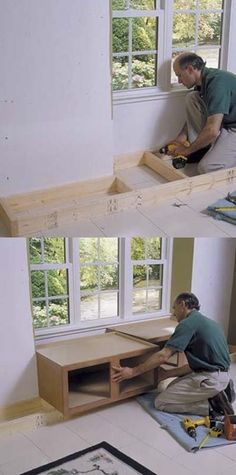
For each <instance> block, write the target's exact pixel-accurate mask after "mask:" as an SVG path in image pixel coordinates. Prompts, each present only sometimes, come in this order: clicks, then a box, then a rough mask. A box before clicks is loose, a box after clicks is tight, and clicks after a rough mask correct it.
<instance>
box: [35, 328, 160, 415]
mask: <svg viewBox="0 0 236 475" xmlns="http://www.w3.org/2000/svg"><path fill="white" fill-rule="evenodd" d="M155 351H158V347H157V346H156V345H153V344H152V343H150V342H147V341H141V340H140V339H136V338H134V337H130V336H127V335H124V334H119V333H116V332H110V333H105V334H103V335H96V336H91V337H84V338H77V339H73V340H66V341H63V342H59V343H56V344H55V343H52V344H50V343H49V344H46V345H42V346H40V348H37V349H36V355H37V364H38V374H39V394H40V397H42V398H43V399H45V400H46V401H47V402H49V403H50V404H51V405H52V406H54V407H55V408H56V409H58V410H59V411H60V412H62V413H63V414H64V416H65V417H70V416H72V415H75V414H82V413H84V412H85V411H88V410H91V409H93V408H95V407H99V406H102V405H106V404H110V403H111V402H113V401H118V400H120V399H124V398H126V397H131V396H134V395H137V394H140V393H141V392H144V391H147V390H148V389H151V388H154V385H155V383H156V377H155V370H153V371H151V372H149V375H148V376H146V377H143V378H133V380H132V382H131V383H130V384H129V387H128V388H127V389H126V390H124V388H123V389H122V388H121V387H120V384H119V383H116V382H114V381H112V378H111V376H112V366H113V365H114V364H119V363H120V362H122V361H132V360H133V359H134V358H135V359H134V360H133V361H134V363H133V364H138V362H139V358H143V356H144V355H147V354H149V353H151V352H155ZM127 358H128V360H127Z"/></svg>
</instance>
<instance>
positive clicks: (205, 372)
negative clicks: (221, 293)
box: [113, 292, 235, 416]
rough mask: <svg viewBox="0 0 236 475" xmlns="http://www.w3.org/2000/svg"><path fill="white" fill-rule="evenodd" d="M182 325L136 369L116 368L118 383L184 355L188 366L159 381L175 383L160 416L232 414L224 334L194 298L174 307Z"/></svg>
mask: <svg viewBox="0 0 236 475" xmlns="http://www.w3.org/2000/svg"><path fill="white" fill-rule="evenodd" d="M173 309H174V314H175V316H176V319H177V321H178V322H179V324H178V325H177V327H176V329H175V332H174V333H173V335H172V336H171V337H170V338H169V340H168V341H167V343H166V344H165V346H164V348H163V349H162V350H161V351H159V352H157V353H154V354H153V355H151V356H149V357H147V359H146V360H145V361H144V362H143V363H141V364H139V365H138V366H135V367H134V368H130V367H121V366H113V371H114V373H113V380H114V381H116V382H121V381H123V380H124V379H130V378H134V377H135V376H138V375H140V374H142V373H145V372H146V371H149V370H151V369H154V368H156V367H159V366H160V365H162V364H164V363H166V362H167V361H168V360H169V359H170V357H171V356H172V355H173V354H175V353H176V352H183V351H184V352H185V355H186V358H187V361H188V364H186V365H185V366H183V367H180V368H174V369H170V370H165V369H163V368H160V369H159V381H161V380H164V379H166V378H170V377H175V378H176V379H174V381H172V382H171V383H170V384H169V386H167V388H166V389H165V390H164V391H162V392H161V393H160V394H158V396H157V397H156V400H155V407H156V408H157V409H159V410H161V411H166V412H176V413H188V414H198V415H204V416H205V415H209V413H210V410H213V411H214V412H215V413H219V414H233V413H234V410H233V407H232V405H231V402H233V399H234V397H235V395H234V391H233V385H232V380H230V376H229V373H228V370H229V366H230V357H229V351H228V345H227V342H226V338H225V336H224V333H223V330H222V328H221V327H220V326H219V325H218V324H217V323H216V322H214V321H213V320H211V319H209V318H207V317H205V316H204V315H202V314H201V313H200V312H199V309H200V305H199V301H198V299H197V297H196V296H195V295H194V294H192V293H188V292H186V293H182V294H180V295H179V296H178V297H177V298H176V300H175V302H174V305H173Z"/></svg>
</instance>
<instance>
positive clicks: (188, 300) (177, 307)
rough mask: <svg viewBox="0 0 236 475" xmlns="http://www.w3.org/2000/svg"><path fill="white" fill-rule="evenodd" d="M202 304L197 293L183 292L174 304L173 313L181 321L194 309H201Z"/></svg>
mask: <svg viewBox="0 0 236 475" xmlns="http://www.w3.org/2000/svg"><path fill="white" fill-rule="evenodd" d="M199 309H200V304H199V300H198V298H197V297H196V295H194V294H192V293H191V292H183V293H182V294H179V295H178V297H176V299H175V301H174V304H173V311H174V312H173V313H174V315H175V316H176V318H177V321H178V322H181V320H183V319H184V318H186V317H187V316H188V314H189V313H190V312H192V310H199Z"/></svg>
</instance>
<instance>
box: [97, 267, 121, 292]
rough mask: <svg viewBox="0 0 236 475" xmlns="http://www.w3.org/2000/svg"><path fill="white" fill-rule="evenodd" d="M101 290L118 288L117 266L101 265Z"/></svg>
mask: <svg viewBox="0 0 236 475" xmlns="http://www.w3.org/2000/svg"><path fill="white" fill-rule="evenodd" d="M100 286H101V290H110V289H112V290H113V289H117V288H118V268H117V266H115V265H114V266H103V267H101V268H100Z"/></svg>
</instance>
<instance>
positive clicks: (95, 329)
mask: <svg viewBox="0 0 236 475" xmlns="http://www.w3.org/2000/svg"><path fill="white" fill-rule="evenodd" d="M169 316H170V314H169V313H166V312H161V313H158V314H157V313H155V314H150V315H149V316H148V317H145V316H144V315H139V316H133V315H132V316H131V317H129V318H126V319H125V320H121V319H119V320H117V319H114V320H112V321H111V320H110V319H109V321H106V322H105V321H104V322H103V324H102V325H98V324H97V323H94V325H91V326H90V327H88V326H86V327H85V326H84V327H82V326H80V327H77V326H74V327H72V326H71V327H68V326H67V327H64V328H61V327H60V328H59V327H57V328H56V327H55V328H50V329H45V330H39V331H38V332H37V333H36V334H35V342H36V344H37V345H40V344H44V343H45V342H52V341H58V340H59V339H69V338H70V337H72V338H76V337H80V336H91V335H95V334H99V333H104V331H105V330H106V328H109V327H114V326H119V325H124V324H125V323H127V324H129V323H138V322H145V321H148V320H153V319H156V318H163V317H169Z"/></svg>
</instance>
